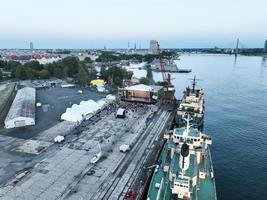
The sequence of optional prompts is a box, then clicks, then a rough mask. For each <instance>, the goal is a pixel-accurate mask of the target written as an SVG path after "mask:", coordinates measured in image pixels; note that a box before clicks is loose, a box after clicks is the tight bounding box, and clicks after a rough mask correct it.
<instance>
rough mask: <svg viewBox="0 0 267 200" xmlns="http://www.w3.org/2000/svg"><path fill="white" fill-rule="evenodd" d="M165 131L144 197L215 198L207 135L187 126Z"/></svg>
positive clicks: (197, 199) (210, 199)
mask: <svg viewBox="0 0 267 200" xmlns="http://www.w3.org/2000/svg"><path fill="white" fill-rule="evenodd" d="M185 121H186V122H187V126H186V127H183V128H176V129H174V130H173V131H169V132H166V133H165V134H164V138H165V139H167V142H166V143H165V145H164V147H163V150H162V152H161V154H160V158H159V165H158V166H157V167H156V168H155V171H154V174H153V177H152V180H151V183H150V187H149V191H148V195H147V200H159V199H160V200H163V199H164V200H171V199H173V200H174V199H175V200H177V199H180V200H184V199H186V200H217V195H216V186H215V178H214V172H213V164H212V160H211V155H210V150H209V145H211V144H212V139H211V137H210V136H208V135H206V134H204V133H202V132H200V131H199V130H197V129H194V128H192V127H191V126H189V122H190V118H189V115H188V118H187V120H185Z"/></svg>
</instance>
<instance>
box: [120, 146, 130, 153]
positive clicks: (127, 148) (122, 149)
mask: <svg viewBox="0 0 267 200" xmlns="http://www.w3.org/2000/svg"><path fill="white" fill-rule="evenodd" d="M129 150H130V146H129V145H127V144H123V145H121V146H120V151H121V152H123V153H125V152H127V151H129Z"/></svg>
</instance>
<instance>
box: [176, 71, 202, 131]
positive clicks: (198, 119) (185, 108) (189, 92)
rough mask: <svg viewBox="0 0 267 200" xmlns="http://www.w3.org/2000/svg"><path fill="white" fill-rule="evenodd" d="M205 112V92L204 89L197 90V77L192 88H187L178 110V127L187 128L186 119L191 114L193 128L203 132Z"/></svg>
mask: <svg viewBox="0 0 267 200" xmlns="http://www.w3.org/2000/svg"><path fill="white" fill-rule="evenodd" d="M204 111H205V101H204V92H203V90H202V89H196V76H194V79H193V84H192V88H190V87H187V88H186V90H185V91H184V96H183V98H182V100H181V103H180V105H179V107H178V108H177V114H176V117H175V121H176V125H177V127H184V126H186V122H185V121H184V118H185V116H186V115H187V114H189V115H190V119H191V120H192V121H191V122H190V123H191V124H192V127H193V128H196V129H198V130H200V131H202V130H203V124H204Z"/></svg>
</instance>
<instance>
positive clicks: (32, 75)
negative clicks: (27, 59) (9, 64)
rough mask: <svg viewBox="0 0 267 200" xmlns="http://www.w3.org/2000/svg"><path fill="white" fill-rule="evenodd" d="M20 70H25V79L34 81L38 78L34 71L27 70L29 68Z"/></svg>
mask: <svg viewBox="0 0 267 200" xmlns="http://www.w3.org/2000/svg"><path fill="white" fill-rule="evenodd" d="M22 68H23V69H24V70H25V73H26V77H25V79H31V80H34V79H37V78H38V73H37V72H36V71H35V70H34V69H32V68H29V67H28V68H26V67H25V66H23V67H22Z"/></svg>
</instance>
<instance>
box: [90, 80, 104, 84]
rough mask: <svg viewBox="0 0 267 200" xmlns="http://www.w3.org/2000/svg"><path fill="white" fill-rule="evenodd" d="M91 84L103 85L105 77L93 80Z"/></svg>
mask: <svg viewBox="0 0 267 200" xmlns="http://www.w3.org/2000/svg"><path fill="white" fill-rule="evenodd" d="M90 84H91V85H103V84H104V80H103V79H95V80H91V82H90Z"/></svg>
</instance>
